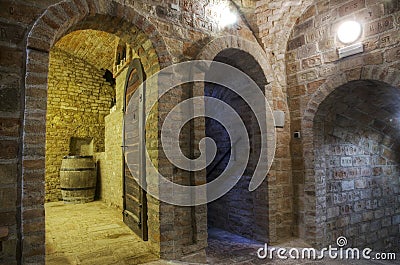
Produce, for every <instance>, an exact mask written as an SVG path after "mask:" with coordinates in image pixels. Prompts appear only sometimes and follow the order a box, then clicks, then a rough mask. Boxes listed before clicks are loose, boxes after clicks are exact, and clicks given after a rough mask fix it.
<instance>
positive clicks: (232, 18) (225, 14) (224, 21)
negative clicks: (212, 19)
mask: <svg viewBox="0 0 400 265" xmlns="http://www.w3.org/2000/svg"><path fill="white" fill-rule="evenodd" d="M221 9H222V10H221V13H220V15H221V16H220V19H219V25H220V27H221V28H225V27H227V26H229V25H233V24H235V23H236V22H237V20H238V18H237V15H236V14H235V13H233V12H232V11H231V10H230V8H229V7H224V8H221Z"/></svg>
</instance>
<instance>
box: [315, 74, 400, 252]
mask: <svg viewBox="0 0 400 265" xmlns="http://www.w3.org/2000/svg"><path fill="white" fill-rule="evenodd" d="M399 99H400V91H399V89H398V88H396V87H393V86H391V85H389V84H387V83H384V82H381V81H375V80H357V81H351V82H348V83H346V84H344V85H341V86H339V87H338V88H336V89H335V90H334V91H333V92H332V93H330V94H329V95H328V96H327V97H326V98H325V99H324V100H323V101H322V103H321V104H320V105H319V107H318V110H317V112H316V114H315V117H314V126H313V134H314V156H315V158H314V163H315V177H316V182H317V183H318V185H322V186H323V187H324V188H323V189H318V192H317V194H316V196H317V197H318V200H321V201H323V205H324V211H323V218H324V220H326V221H325V227H324V228H323V229H324V231H325V232H324V234H325V242H324V243H325V244H326V245H328V244H334V242H336V239H337V238H339V237H341V236H344V237H346V238H347V240H348V244H349V245H351V246H353V247H359V248H360V247H370V248H372V249H374V250H391V251H398V250H399V245H398V243H399V242H398V236H399V233H398V229H397V226H398V222H400V220H398V218H397V213H396V211H397V210H396V209H398V207H399V202H398V200H396V198H397V197H398V196H399V192H400V183H399V178H398V172H399V144H400V142H399V133H398V128H399V126H400V125H399V118H398V117H399V116H398V115H399V113H400V109H399V106H398V102H399Z"/></svg>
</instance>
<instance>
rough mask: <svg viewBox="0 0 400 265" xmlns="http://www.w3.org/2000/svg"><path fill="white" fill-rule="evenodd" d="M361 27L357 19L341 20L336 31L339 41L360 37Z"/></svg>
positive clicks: (353, 40)
mask: <svg viewBox="0 0 400 265" xmlns="http://www.w3.org/2000/svg"><path fill="white" fill-rule="evenodd" d="M361 32H362V27H361V24H360V23H358V22H357V21H345V22H343V23H342V24H341V25H340V26H339V28H338V31H337V36H338V38H339V41H340V42H342V43H344V44H350V43H353V42H355V41H356V40H358V39H359V38H360V37H361Z"/></svg>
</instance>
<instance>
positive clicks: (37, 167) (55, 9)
mask: <svg viewBox="0 0 400 265" xmlns="http://www.w3.org/2000/svg"><path fill="white" fill-rule="evenodd" d="M117 9H118V10H120V9H124V10H125V11H126V12H127V13H124V18H122V17H119V16H122V13H119V14H118V15H116V14H115V13H114V11H116V10H117ZM71 10H75V11H76V12H71ZM60 12H61V13H62V14H63V15H60ZM54 14H56V17H57V19H56V21H55V20H54V19H53V18H54ZM57 14H58V15H60V16H58V15H57ZM100 14H102V15H100ZM127 21H135V22H136V23H137V24H138V25H140V29H139V28H137V27H135V26H134V25H132V24H131V23H129V22H127ZM85 29H92V30H99V31H104V32H107V33H110V34H115V35H117V36H118V37H120V38H121V39H122V40H123V41H124V42H125V43H128V44H130V45H131V47H132V48H133V49H134V50H136V51H138V56H139V57H140V58H143V59H145V60H143V67H144V69H145V71H146V73H147V74H149V75H150V74H152V73H154V72H156V71H157V70H158V69H160V67H163V66H165V65H168V64H169V62H170V60H168V58H169V55H168V52H167V49H166V48H165V45H164V43H163V41H162V38H160V37H159V36H158V35H157V34H158V33H157V30H156V29H155V28H154V26H153V25H151V24H150V23H149V22H148V21H146V20H145V19H144V18H143V17H142V16H140V15H139V14H137V13H136V12H135V11H134V10H132V9H131V8H129V7H122V6H121V5H120V4H116V3H113V2H111V1H110V2H109V3H107V4H105V5H102V6H96V5H92V4H90V3H86V1H81V2H79V3H78V4H77V3H73V2H71V3H70V2H68V3H67V4H65V3H61V4H59V5H53V6H51V7H49V8H48V9H47V10H46V11H45V12H44V13H43V14H42V16H41V17H40V18H39V19H38V21H36V22H35V24H34V26H33V27H32V30H31V31H30V33H29V36H28V40H27V65H26V71H27V73H26V78H25V87H26V98H25V114H26V115H25V123H24V129H23V131H24V134H23V151H22V153H23V166H22V172H23V174H22V175H23V176H22V179H23V181H22V183H23V187H22V190H23V193H24V194H26V196H25V199H24V200H23V201H22V203H21V204H22V208H24V212H23V213H21V215H22V218H23V219H24V220H25V221H24V223H23V224H22V230H23V231H24V234H23V238H22V240H23V243H22V244H23V245H24V248H23V253H22V254H21V255H22V256H23V257H25V256H29V260H33V261H35V262H44V257H45V249H44V245H45V222H44V201H45V185H44V183H45V130H46V124H45V121H46V103H47V95H46V94H47V90H48V87H47V76H48V64H49V51H50V49H51V48H52V47H53V45H54V42H56V41H57V40H59V39H60V38H61V37H62V36H64V35H66V34H68V33H70V32H73V31H77V30H85ZM127 29H129V30H127ZM133 29H135V30H133ZM143 30H145V31H146V32H149V34H148V35H146V34H145V33H144V31H143ZM159 56H162V57H163V58H164V60H163V61H162V62H161V63H159V60H158V58H159ZM32 125H34V126H35V128H36V129H35V130H30V129H28V128H29V127H31V126H32ZM154 126H155V127H157V123H155V124H154ZM32 165H34V167H33V166H32ZM121 170H122V167H121ZM33 176H34V177H33ZM150 203H155V204H156V205H158V204H157V203H158V202H157V201H152V202H150ZM30 210H35V211H37V212H38V213H41V214H39V215H34V216H32V215H29V214H28V212H29V211H30ZM152 215H154V216H152V220H153V221H154V222H152V224H154V226H153V228H154V230H152V233H151V235H152V236H151V240H150V244H149V248H151V249H152V251H153V252H154V253H159V251H160V244H159V230H158V229H159V225H158V223H157V221H158V220H159V217H158V216H159V213H158V210H157V206H155V207H154V208H152ZM32 224H35V230H34V231H32V229H25V227H27V226H31V225H32ZM24 251H26V252H27V253H28V252H29V253H35V254H34V255H32V254H25V252H24Z"/></svg>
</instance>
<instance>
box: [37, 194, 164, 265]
mask: <svg viewBox="0 0 400 265" xmlns="http://www.w3.org/2000/svg"><path fill="white" fill-rule="evenodd" d="M45 208H46V264H47V265H68V264H82V265H83V264H93V265H95V264H96V265H106V264H143V263H146V262H149V261H154V260H157V257H156V256H155V255H152V254H150V253H149V252H148V250H147V248H146V245H145V243H143V242H142V241H141V239H140V238H139V237H137V236H136V235H135V234H134V233H133V232H132V231H131V230H130V229H129V228H128V227H127V226H126V225H125V224H124V223H123V222H122V221H121V212H120V211H118V210H116V209H113V208H109V207H107V206H106V205H105V204H104V203H102V202H98V201H96V202H91V203H87V204H75V205H72V204H64V203H63V202H56V203H47V204H46V205H45Z"/></svg>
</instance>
